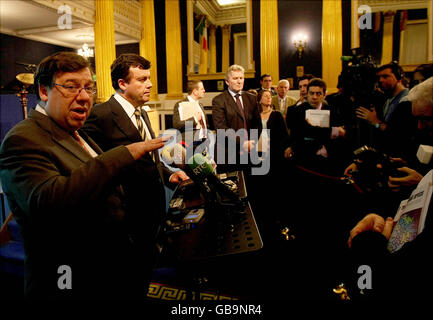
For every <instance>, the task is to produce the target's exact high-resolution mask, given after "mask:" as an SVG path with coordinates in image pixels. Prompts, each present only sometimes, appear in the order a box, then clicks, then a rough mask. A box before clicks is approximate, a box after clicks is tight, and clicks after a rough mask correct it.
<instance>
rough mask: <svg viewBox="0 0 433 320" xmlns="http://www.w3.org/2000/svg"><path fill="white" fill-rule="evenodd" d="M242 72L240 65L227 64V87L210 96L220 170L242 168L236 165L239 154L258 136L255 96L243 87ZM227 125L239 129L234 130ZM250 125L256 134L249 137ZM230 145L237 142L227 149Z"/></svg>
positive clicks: (258, 122)
mask: <svg viewBox="0 0 433 320" xmlns="http://www.w3.org/2000/svg"><path fill="white" fill-rule="evenodd" d="M244 72H245V71H244V68H243V67H242V66H239V65H232V66H230V67H229V69H228V70H227V73H226V79H225V82H226V84H227V86H228V90H226V91H224V92H223V93H221V94H220V95H218V96H216V97H215V98H213V100H212V119H213V123H214V128H215V130H217V143H216V160H217V164H218V165H219V170H220V172H221V171H227V170H228V171H230V170H238V169H239V168H242V166H239V164H240V163H239V160H240V158H239V155H243V154H245V153H247V152H248V153H249V152H251V150H253V149H254V148H255V144H256V140H257V139H258V137H259V136H260V129H261V121H260V114H259V111H258V108H257V101H256V97H255V96H254V95H252V94H250V93H248V92H244V91H242V89H243V87H244V80H245V79H244ZM229 129H233V130H234V131H238V130H240V129H242V130H240V131H238V132H237V133H234V132H231V131H230V130H229ZM250 129H257V130H258V134H257V135H255V136H254V137H252V136H251V131H250ZM230 145H234V146H236V150H230ZM223 155H224V156H223ZM233 163H235V165H234V166H231V165H230V164H233Z"/></svg>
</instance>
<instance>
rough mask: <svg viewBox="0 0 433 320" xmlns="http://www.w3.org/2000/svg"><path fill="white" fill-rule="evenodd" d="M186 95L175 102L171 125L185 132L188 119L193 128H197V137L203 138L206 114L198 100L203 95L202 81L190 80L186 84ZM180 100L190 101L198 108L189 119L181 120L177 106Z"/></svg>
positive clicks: (205, 128) (206, 124) (205, 127)
mask: <svg viewBox="0 0 433 320" xmlns="http://www.w3.org/2000/svg"><path fill="white" fill-rule="evenodd" d="M186 89H187V94H188V96H187V97H186V98H185V99H183V100H181V101H178V102H176V104H175V105H174V108H173V127H174V128H175V129H177V130H180V131H181V132H185V130H186V127H187V125H186V124H187V123H188V121H189V122H190V125H191V126H192V128H193V129H194V130H199V136H198V138H199V139H203V138H205V137H206V130H208V128H209V125H208V122H207V119H206V114H205V112H204V108H203V105H202V104H201V103H200V102H199V100H200V99H201V98H203V97H204V94H205V92H206V91H205V89H204V86H203V82H201V81H200V80H190V81H188V83H187V85H186ZM181 102H192V103H197V104H198V107H199V108H198V110H197V112H196V114H195V115H194V116H193V117H190V118H189V119H184V120H181V117H180V113H179V106H180V103H181Z"/></svg>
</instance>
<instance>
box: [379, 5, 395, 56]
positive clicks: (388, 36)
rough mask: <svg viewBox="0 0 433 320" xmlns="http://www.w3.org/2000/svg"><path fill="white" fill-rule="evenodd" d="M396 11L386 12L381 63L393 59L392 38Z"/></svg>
mask: <svg viewBox="0 0 433 320" xmlns="http://www.w3.org/2000/svg"><path fill="white" fill-rule="evenodd" d="M394 16H395V11H387V12H384V19H383V38H382V60H381V64H387V63H390V62H391V61H392V38H393V26H394Z"/></svg>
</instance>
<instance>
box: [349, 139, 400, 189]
mask: <svg viewBox="0 0 433 320" xmlns="http://www.w3.org/2000/svg"><path fill="white" fill-rule="evenodd" d="M354 155H355V163H356V165H357V168H358V169H357V170H356V171H355V172H353V179H354V180H355V181H356V182H357V184H358V185H359V186H361V187H362V188H364V189H365V190H366V191H383V190H386V189H388V178H389V177H390V176H391V177H403V176H405V173H403V172H400V171H398V170H397V169H398V168H400V167H402V163H401V162H399V161H393V160H392V158H391V157H389V156H388V155H386V154H384V153H381V152H379V151H377V150H376V149H374V148H372V147H370V146H368V145H364V146H362V147H361V148H358V149H356V150H355V151H354Z"/></svg>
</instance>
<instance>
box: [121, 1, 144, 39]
mask: <svg viewBox="0 0 433 320" xmlns="http://www.w3.org/2000/svg"><path fill="white" fill-rule="evenodd" d="M141 29H142V27H141V3H140V2H138V1H136V0H123V1H114V30H115V31H116V32H119V33H122V34H124V35H127V36H130V37H132V38H135V39H136V40H138V41H140V40H141Z"/></svg>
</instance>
